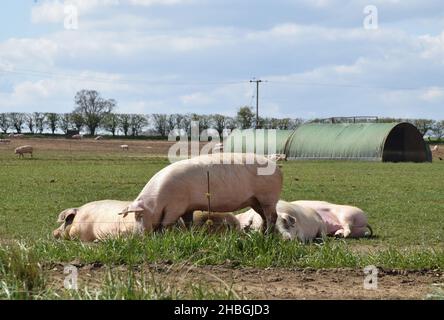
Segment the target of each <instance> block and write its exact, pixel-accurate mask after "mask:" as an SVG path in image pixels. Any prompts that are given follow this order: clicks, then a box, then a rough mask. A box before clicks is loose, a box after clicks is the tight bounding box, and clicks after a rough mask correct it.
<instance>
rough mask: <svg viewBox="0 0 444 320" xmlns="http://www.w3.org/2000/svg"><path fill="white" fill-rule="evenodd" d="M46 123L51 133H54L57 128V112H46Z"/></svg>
mask: <svg viewBox="0 0 444 320" xmlns="http://www.w3.org/2000/svg"><path fill="white" fill-rule="evenodd" d="M45 116H46V123H47V125H48V127H49V129H50V130H51V133H52V134H54V133H55V132H56V130H57V122H58V121H59V115H58V114H57V113H53V112H50V113H46V115H45Z"/></svg>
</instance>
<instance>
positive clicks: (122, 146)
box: [120, 144, 129, 151]
mask: <svg viewBox="0 0 444 320" xmlns="http://www.w3.org/2000/svg"><path fill="white" fill-rule="evenodd" d="M120 149H122V150H123V151H128V150H129V146H128V145H127V144H122V145H121V146H120Z"/></svg>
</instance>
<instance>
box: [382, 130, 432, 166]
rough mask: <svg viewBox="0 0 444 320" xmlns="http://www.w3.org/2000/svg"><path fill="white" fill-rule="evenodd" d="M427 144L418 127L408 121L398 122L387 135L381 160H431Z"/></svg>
mask: <svg viewBox="0 0 444 320" xmlns="http://www.w3.org/2000/svg"><path fill="white" fill-rule="evenodd" d="M428 149H429V148H428V146H427V145H426V143H425V142H424V139H423V138H422V136H421V134H420V133H419V131H418V129H417V128H416V127H415V126H413V125H411V124H410V123H400V124H398V125H397V126H395V127H394V128H393V129H392V130H391V131H390V133H389V135H388V136H387V138H386V140H385V143H384V151H383V156H382V161H386V162H426V161H431V155H429V154H428V152H427V151H428Z"/></svg>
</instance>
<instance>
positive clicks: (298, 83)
mask: <svg viewBox="0 0 444 320" xmlns="http://www.w3.org/2000/svg"><path fill="white" fill-rule="evenodd" d="M269 82H271V83H273V84H277V85H294V86H306V87H310V86H313V87H338V88H357V89H383V90H406V91H407V90H421V89H424V88H427V87H387V86H369V85H363V84H338V83H322V82H297V81H292V80H285V81H284V80H274V81H273V80H271V81H269ZM428 87H434V88H442V89H444V86H435V85H430V86H428Z"/></svg>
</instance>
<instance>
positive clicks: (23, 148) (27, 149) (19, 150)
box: [14, 146, 34, 158]
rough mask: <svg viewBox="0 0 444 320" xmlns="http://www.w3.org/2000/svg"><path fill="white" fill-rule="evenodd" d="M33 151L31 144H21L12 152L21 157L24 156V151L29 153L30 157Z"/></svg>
mask: <svg viewBox="0 0 444 320" xmlns="http://www.w3.org/2000/svg"><path fill="white" fill-rule="evenodd" d="M33 152H34V149H33V148H32V147H31V146H21V147H18V148H16V149H15V151H14V153H15V154H18V155H19V157H21V158H23V157H24V156H25V153H29V154H31V158H32V153H33Z"/></svg>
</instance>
